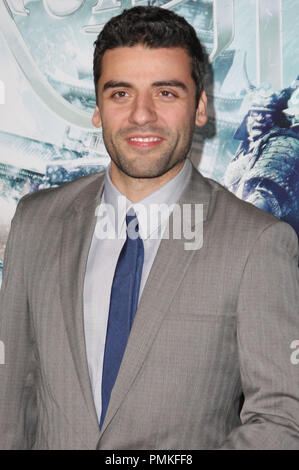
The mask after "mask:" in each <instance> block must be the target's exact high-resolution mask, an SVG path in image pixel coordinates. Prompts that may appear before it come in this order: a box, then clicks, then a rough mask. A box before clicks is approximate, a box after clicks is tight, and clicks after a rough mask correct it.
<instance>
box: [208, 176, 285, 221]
mask: <svg viewBox="0 0 299 470" xmlns="http://www.w3.org/2000/svg"><path fill="white" fill-rule="evenodd" d="M205 180H206V182H207V184H209V185H210V187H211V190H212V192H213V193H214V194H215V200H216V202H215V206H216V207H215V209H216V208H217V210H222V211H226V212H227V215H228V214H231V216H232V217H233V216H235V217H236V218H237V220H239V223H242V222H243V223H245V224H246V225H248V228H250V226H254V227H256V228H258V227H260V228H261V229H263V228H265V227H267V226H269V225H272V224H275V223H277V222H280V220H279V219H278V218H277V217H275V216H274V215H272V214H270V213H269V212H266V211H263V210H262V209H259V208H258V207H256V206H254V205H253V204H251V203H249V202H246V201H243V200H242V199H239V198H238V197H237V196H236V195H235V194H233V193H232V192H230V191H229V190H228V189H227V188H225V187H224V186H223V185H221V184H220V183H218V182H217V181H215V180H213V179H211V178H205Z"/></svg>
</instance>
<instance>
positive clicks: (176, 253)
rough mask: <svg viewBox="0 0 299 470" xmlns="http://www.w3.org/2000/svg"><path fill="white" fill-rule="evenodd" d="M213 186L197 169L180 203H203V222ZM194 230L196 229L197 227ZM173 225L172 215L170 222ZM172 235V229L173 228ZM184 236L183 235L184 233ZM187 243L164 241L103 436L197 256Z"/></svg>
mask: <svg viewBox="0 0 299 470" xmlns="http://www.w3.org/2000/svg"><path fill="white" fill-rule="evenodd" d="M210 196H211V187H210V185H209V184H208V183H207V182H206V181H205V180H204V178H203V177H202V176H201V175H200V174H199V173H198V172H197V171H196V170H195V169H194V168H193V170H192V176H191V181H190V183H189V185H188V187H187V189H186V190H185V191H184V193H183V195H182V196H181V198H180V201H179V204H180V205H181V207H182V206H183V204H194V203H198V204H203V220H206V219H207V216H208V212H209V202H210ZM192 225H193V228H194V224H192ZM169 226H170V227H171V226H172V216H171V217H170V219H169ZM170 233H171V229H170ZM182 233H183V232H182ZM185 242H186V240H184V239H179V240H172V239H171V236H170V238H169V239H163V240H162V241H161V243H160V247H159V249H158V252H157V255H156V258H155V260H154V263H153V266H152V269H151V271H150V274H149V277H148V279H147V283H146V285H145V287H144V290H143V294H142V297H141V300H140V303H139V306H138V310H137V312H136V316H135V320H134V323H133V326H132V330H131V333H130V337H129V340H128V343H127V347H126V350H125V353H124V356H123V360H122V363H121V367H120V370H119V373H118V376H117V379H116V382H115V385H114V388H113V390H112V393H111V398H110V402H109V406H108V409H107V413H106V417H105V420H104V423H103V426H102V429H101V435H100V437H101V436H102V434H103V433H104V432H105V429H106V428H107V426H108V425H109V423H110V422H111V420H112V418H113V416H114V415H115V413H116V412H117V410H118V409H119V407H120V406H121V403H122V401H123V400H124V398H125V396H126V394H127V393H128V392H129V390H130V388H131V386H132V384H133V382H134V379H135V378H136V376H137V374H138V372H139V371H140V369H141V367H142V364H143V362H144V360H145V359H146V356H147V355H148V353H149V350H150V348H151V345H152V343H153V341H154V339H155V337H156V335H157V333H158V331H159V328H160V325H161V323H162V321H163V319H164V316H165V315H166V313H167V310H168V307H169V306H170V304H171V302H172V299H173V297H174V295H175V293H176V292H177V290H178V289H179V288H180V284H181V281H182V279H183V277H184V275H185V272H186V270H187V269H188V266H189V264H190V262H191V260H192V257H193V256H194V253H195V251H194V250H184V243H185Z"/></svg>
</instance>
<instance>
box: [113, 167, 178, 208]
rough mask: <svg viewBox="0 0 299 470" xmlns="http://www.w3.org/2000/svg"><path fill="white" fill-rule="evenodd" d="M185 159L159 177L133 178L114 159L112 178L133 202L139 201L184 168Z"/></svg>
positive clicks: (117, 186) (116, 185)
mask: <svg viewBox="0 0 299 470" xmlns="http://www.w3.org/2000/svg"><path fill="white" fill-rule="evenodd" d="M184 163H185V160H183V161H182V162H179V163H178V164H177V165H176V166H174V167H173V168H171V169H170V170H169V171H167V172H166V173H164V174H163V175H161V176H158V177H157V178H133V177H131V176H128V175H126V174H125V173H123V172H122V171H121V170H120V169H119V168H118V167H117V166H116V165H115V164H114V163H113V162H112V161H111V166H110V178H111V181H112V183H113V184H114V186H115V187H116V188H117V189H118V190H119V191H120V192H121V193H122V194H124V195H125V196H126V198H127V199H129V200H130V201H132V202H138V201H141V200H142V199H144V198H145V197H147V196H149V195H150V194H152V193H153V192H154V191H156V190H157V189H159V188H160V187H161V186H163V185H164V184H166V183H167V182H168V181H170V180H171V179H172V178H174V177H175V175H177V173H178V172H179V171H180V170H181V169H182V167H183V165H184Z"/></svg>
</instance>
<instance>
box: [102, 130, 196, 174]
mask: <svg viewBox="0 0 299 470" xmlns="http://www.w3.org/2000/svg"><path fill="white" fill-rule="evenodd" d="M134 131H135V132H136V129H134ZM134 131H133V130H130V131H128V130H126V131H123V130H120V131H118V132H117V133H116V134H115V136H114V137H113V138H111V137H108V136H107V135H106V133H105V131H104V129H103V140H104V144H105V147H106V149H107V151H108V154H109V156H110V158H111V160H112V161H113V163H114V164H115V165H116V166H117V168H118V169H119V170H120V171H121V172H123V173H124V174H125V175H127V176H130V177H131V178H140V179H143V178H144V179H149V178H158V177H160V176H162V175H164V174H165V173H167V172H168V171H170V170H171V169H172V168H174V167H176V166H177V165H179V164H180V163H181V162H183V161H184V160H185V159H186V157H187V155H188V152H189V150H190V147H191V144H192V138H193V132H194V125H193V126H192V125H190V124H189V126H185V127H184V129H183V131H182V135H183V139H182V140H181V142H180V139H179V135H174V134H173V133H172V132H171V131H165V130H163V132H162V131H161V129H159V130H157V129H156V130H153V129H147V130H141V129H138V132H139V133H142V131H143V132H144V133H146V132H147V133H153V134H156V135H157V134H158V135H159V136H161V137H164V138H165V140H164V141H163V142H162V144H161V154H160V155H159V157H158V158H157V157H156V156H155V157H151V153H153V151H155V152H157V151H158V149H148V150H142V151H138V149H132V150H128V151H130V152H132V153H131V154H130V155H131V158H128V157H127V155H128V151H127V150H126V149H124V148H122V144H123V142H124V139H125V138H126V136H127V135H129V134H131V135H132V134H133V133H134ZM118 142H120V144H118ZM165 142H169V144H168V145H167V147H165V145H164V143H165ZM133 154H135V155H136V157H135V158H132V155H133Z"/></svg>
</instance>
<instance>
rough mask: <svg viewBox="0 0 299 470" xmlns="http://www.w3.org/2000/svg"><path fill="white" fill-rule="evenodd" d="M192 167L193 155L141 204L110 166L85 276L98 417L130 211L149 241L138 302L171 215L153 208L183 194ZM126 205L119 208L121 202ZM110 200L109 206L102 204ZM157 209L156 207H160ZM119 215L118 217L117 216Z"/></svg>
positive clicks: (88, 340)
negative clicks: (112, 299) (128, 194)
mask: <svg viewBox="0 0 299 470" xmlns="http://www.w3.org/2000/svg"><path fill="white" fill-rule="evenodd" d="M191 171H192V165H191V163H190V161H189V160H188V159H186V161H185V164H184V165H183V167H182V169H181V170H180V171H179V173H177V174H176V175H175V177H174V178H172V179H171V180H170V181H168V182H167V183H166V184H164V185H163V186H161V187H160V188H159V189H157V190H156V191H154V192H153V193H152V194H150V195H149V196H147V197H146V198H144V199H143V200H142V201H139V202H138V203H135V204H134V203H132V202H131V201H130V200H128V199H127V198H125V196H124V195H123V194H121V193H120V191H118V189H117V188H116V187H115V186H114V184H113V183H112V181H111V179H110V174H109V173H110V165H109V166H108V168H107V171H106V175H105V182H104V191H103V195H102V199H101V205H100V207H101V208H102V207H106V208H107V211H106V212H105V215H103V213H101V216H99V215H98V221H97V224H96V229H95V232H94V235H93V238H92V242H91V246H90V250H89V254H88V260H87V266H86V273H85V280H84V299H83V300H84V332H85V344H86V354H87V363H88V369H89V376H90V381H91V387H92V392H93V397H94V403H95V408H96V412H97V415H98V419H99V420H100V416H101V411H102V393H101V388H102V369H103V359H104V350H105V340H106V329H107V322H108V316H109V305H110V292H111V287H112V282H113V276H114V271H115V268H116V264H117V261H118V257H119V254H120V252H121V249H122V247H123V245H124V243H125V240H126V221H125V219H126V213H127V212H128V211H129V210H130V208H133V209H134V211H135V213H136V215H137V218H138V224H139V234H140V237H141V238H142V240H143V244H144V264H143V270H142V278H141V285H140V293H139V300H140V298H141V295H142V291H143V289H144V286H145V283H146V280H147V278H148V275H149V272H150V269H151V267H152V264H153V262H154V259H155V256H156V253H157V251H158V248H159V245H160V242H161V238H162V234H163V231H164V229H165V227H166V224H167V222H168V218H169V215H167V216H164V217H163V216H162V217H161V220H159V218H155V217H151V215H152V213H153V212H152V209H153V207H155V205H158V204H167V205H168V206H169V207H170V211H169V213H170V212H171V206H172V205H173V204H175V203H176V202H177V201H178V199H179V198H180V196H181V194H182V192H183V191H184V189H185V187H186V186H187V184H188V183H189V180H190V177H191ZM120 200H121V201H122V205H121V206H118V201H120ZM103 204H105V206H103ZM156 207H157V206H156ZM114 216H115V217H114ZM107 221H108V222H111V224H112V223H114V225H113V226H115V229H116V230H117V233H118V236H117V237H116V238H114V239H110V238H109V236H108V235H106V236H103V234H105V233H108V231H107Z"/></svg>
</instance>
